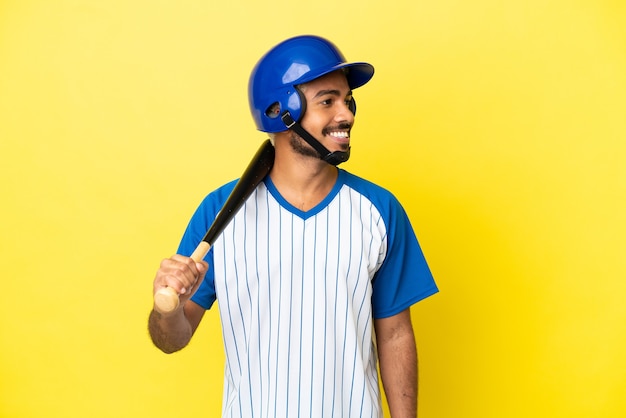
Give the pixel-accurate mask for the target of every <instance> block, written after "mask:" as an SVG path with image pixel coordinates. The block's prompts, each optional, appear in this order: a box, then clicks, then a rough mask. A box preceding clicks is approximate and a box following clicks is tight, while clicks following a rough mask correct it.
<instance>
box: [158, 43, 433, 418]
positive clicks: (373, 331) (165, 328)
mask: <svg viewBox="0 0 626 418" xmlns="http://www.w3.org/2000/svg"><path fill="white" fill-rule="evenodd" d="M373 74H374V69H373V67H372V66H371V65H370V64H367V63H346V61H345V58H344V57H343V55H342V54H341V52H340V51H339V50H338V49H337V47H336V46H335V45H334V44H332V43H331V42H329V41H328V40H326V39H323V38H319V37H315V36H300V37H296V38H292V39H288V40H286V41H284V42H282V43H280V44H279V45H277V46H275V47H274V48H272V49H271V50H270V51H269V52H268V53H267V54H266V55H265V56H264V57H263V58H261V60H260V61H259V62H258V64H257V65H256V67H255V68H254V70H253V72H252V75H251V77H250V84H249V101H250V107H251V110H252V115H253V118H254V120H255V123H256V125H257V128H258V129H259V130H260V131H263V132H267V133H268V134H269V136H270V138H271V140H272V144H273V145H274V147H275V161H274V165H273V168H272V170H271V171H270V173H269V175H268V176H267V177H266V178H265V179H264V181H263V182H261V183H260V184H259V186H258V187H257V188H256V190H255V191H254V192H253V194H252V195H251V196H250V198H248V200H247V201H246V203H245V204H244V206H243V208H242V209H241V210H240V211H239V213H238V214H237V215H236V216H235V218H234V219H233V221H232V222H231V223H230V224H229V225H228V226H227V227H226V229H225V230H224V232H223V233H222V235H221V236H220V237H219V238H218V239H217V240H216V242H215V243H214V245H213V247H212V248H211V251H210V252H209V254H208V255H207V257H206V259H205V260H206V261H203V262H200V263H196V262H194V261H192V260H191V259H190V258H188V256H189V255H190V254H191V253H192V252H193V250H194V249H195V247H196V245H197V244H198V243H199V242H200V241H201V240H202V238H203V236H204V234H205V232H206V230H207V229H208V227H209V226H210V224H211V222H212V220H213V219H214V217H215V216H216V213H217V211H218V210H219V208H220V207H221V206H222V204H223V203H224V201H225V200H226V198H227V197H228V195H229V193H230V191H231V190H232V188H233V186H234V182H231V183H229V184H227V185H225V186H223V187H221V188H219V189H218V190H216V191H214V192H213V193H211V194H209V195H208V196H207V197H206V199H205V200H204V201H203V202H202V203H201V205H200V206H199V208H198V210H197V211H196V213H195V214H194V216H193V217H192V219H191V221H190V223H189V226H188V228H187V230H186V232H185V234H184V236H183V238H182V241H181V244H180V247H179V251H178V253H179V254H177V255H174V256H173V257H171V258H169V259H166V260H163V261H162V263H161V266H160V268H159V270H158V272H157V275H156V278H155V279H154V291H157V290H159V289H160V288H162V287H164V286H169V287H172V288H173V289H174V290H176V291H177V292H178V293H179V294H180V302H181V303H180V306H179V308H177V309H176V310H175V311H174V312H171V313H167V314H165V313H159V312H157V311H155V310H153V312H152V313H151V315H150V320H149V329H150V333H151V336H152V339H153V341H154V343H155V344H156V345H157V346H158V347H159V348H160V349H161V350H163V351H165V352H168V353H169V352H174V351H177V350H180V349H182V348H183V347H185V346H186V345H187V344H188V343H189V341H190V339H191V337H192V335H193V333H194V332H195V330H196V328H197V327H198V324H199V323H200V321H201V319H202V317H203V315H204V312H205V310H206V309H209V308H210V307H211V306H212V304H213V303H214V302H215V301H216V300H217V301H218V304H219V309H220V314H221V315H220V316H221V321H222V331H223V338H224V344H225V350H226V368H225V377H224V395H223V404H222V414H223V416H225V417H253V416H255V417H256V416H258V417H268V418H269V417H271V418H275V417H382V408H381V401H380V393H379V385H378V373H377V364H379V366H380V374H381V378H382V383H383V388H384V390H385V394H386V397H387V400H388V404H389V408H390V411H391V414H392V417H394V418H400V417H415V416H416V415H417V354H416V347H415V337H414V334H413V328H412V325H411V316H410V311H409V309H410V306H411V305H412V304H414V303H415V302H417V301H419V300H421V299H423V298H426V297H428V296H430V295H432V294H434V293H436V292H437V287H436V285H435V282H434V281H433V278H432V276H431V273H430V271H429V269H428V266H427V264H426V261H425V259H424V257H423V255H422V251H421V249H420V247H419V244H418V242H417V239H416V238H415V234H414V233H413V230H412V228H411V225H410V223H409V220H408V218H407V216H406V214H405V212H404V210H403V209H402V207H401V205H400V204H399V203H398V201H397V200H396V199H395V198H394V197H393V196H392V195H391V193H389V192H388V191H386V190H384V189H382V188H380V187H379V186H376V185H374V184H372V183H370V182H368V181H366V180H363V179H361V178H359V177H356V176H354V175H352V174H350V173H348V172H346V171H345V170H341V169H338V168H337V167H336V165H338V164H339V163H341V162H343V161H346V160H347V159H348V157H349V155H350V131H351V128H352V125H353V123H354V113H355V110H356V105H355V101H354V99H353V97H352V90H353V89H356V88H358V87H360V86H362V85H363V84H365V83H367V82H368V81H369V80H370V78H371V77H372V76H373Z"/></svg>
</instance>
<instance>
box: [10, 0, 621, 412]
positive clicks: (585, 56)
mask: <svg viewBox="0 0 626 418" xmlns="http://www.w3.org/2000/svg"><path fill="white" fill-rule="evenodd" d="M302 33H315V34H319V35H322V36H326V37H329V38H330V39H332V40H333V41H334V42H335V43H337V44H338V45H339V46H340V48H341V49H342V50H343V52H344V53H345V55H346V56H347V58H348V59H349V60H365V61H369V62H371V63H373V64H374V65H375V67H376V75H375V77H374V79H373V80H372V82H371V83H369V84H368V85H367V86H366V87H364V88H362V89H359V90H357V91H356V94H355V96H356V98H357V102H358V105H359V106H358V107H359V110H358V114H357V125H356V127H355V129H354V132H353V142H352V144H353V150H352V159H351V160H350V161H349V162H348V163H347V164H345V168H346V169H349V170H350V171H352V172H354V173H356V174H359V175H362V176H364V177H366V178H369V179H371V180H373V181H376V182H378V183H380V184H381V185H383V186H385V187H387V188H389V189H390V190H391V191H393V192H394V193H395V194H396V195H397V196H398V197H399V198H400V200H401V201H402V202H403V203H404V205H405V207H406V209H407V211H408V213H409V216H410V218H411V220H412V222H413V224H414V227H415V229H416V231H417V233H418V236H419V238H420V241H421V243H422V246H423V249H424V252H425V254H426V256H427V258H428V260H429V263H430V265H431V267H432V270H433V272H434V274H435V276H436V279H437V281H438V284H439V286H440V288H441V293H440V294H438V295H437V296H434V297H432V298H430V299H428V300H426V301H424V302H422V303H420V304H418V305H416V306H415V307H414V309H413V317H414V321H415V327H416V331H417V337H416V338H417V341H418V346H419V351H420V362H421V393H420V413H421V416H423V417H428V418H436V417H441V418H450V417H463V418H470V417H480V418H485V417H494V418H501V417H531V416H532V417H567V418H575V417H586V418H590V417H594V418H596V417H611V418H617V417H624V416H626V372H625V370H626V303H625V302H626V297H625V295H626V280H625V279H626V256H625V255H626V254H625V253H626V245H625V240H626V239H625V236H626V215H625V213H626V207H625V206H626V204H625V201H626V168H625V167H626V144H625V140H626V3H624V2H623V1H621V0H613V1H611V0H567V1H566V0H554V1H549V0H548V1H545V0H524V1H521V0H519V1H496V0H476V1H460V0H439V1H422V0H402V1H391V2H382V1H373V0H371V1H366V0H358V1H357V0H346V1H342V2H336V1H329V0H322V1H317V2H313V3H312V2H294V1H291V2H283V1H274V2H264V1H256V0H249V1H237V0H233V1H222V2H219V3H218V2H217V1H211V0H207V1H198V0H194V1H192V0H179V1H166V0H161V1H155V0H136V1H127V0H101V1H97V0H92V1H88V0H85V1H79V0H74V1H72V0H39V1H37V0H2V1H1V2H0V174H1V187H2V188H1V198H2V204H1V211H2V212H1V217H0V222H1V224H0V225H1V231H0V245H1V246H0V250H1V252H0V254H1V256H0V262H1V263H2V264H1V266H0V267H1V268H0V272H1V274H2V292H1V295H2V296H1V303H0V416H1V417H3V418H4V417H7V418H40V417H63V418H68V417H69V418H74V417H75V418H78V417H81V418H82V417H93V418H99V417H154V418H156V417H164V418H165V417H168V418H169V417H172V416H183V415H184V416H206V417H217V416H219V410H220V404H221V387H222V367H223V354H222V346H221V333H220V329H219V323H218V315H217V313H216V312H211V313H210V314H209V315H207V316H206V317H205V321H204V322H203V324H202V325H201V328H200V330H199V333H198V334H197V335H196V338H195V339H194V341H193V342H192V344H191V345H190V346H189V347H187V348H186V349H185V350H184V351H183V352H180V353H178V354H175V355H171V356H166V355H164V354H162V353H160V352H159V351H157V350H156V349H155V348H153V346H152V345H151V342H150V340H149V338H148V335H147V331H146V317H147V314H148V311H149V309H150V307H151V281H152V278H153V276H154V272H155V271H156V269H157V266H158V263H159V261H160V259H161V258H163V257H166V256H169V255H170V254H172V253H173V252H174V251H175V249H176V246H177V244H178V240H179V237H180V235H181V233H182V231H183V228H184V227H185V225H186V222H187V220H188V218H189V216H190V215H191V213H192V211H193V210H194V209H195V207H196V205H197V204H198V203H199V201H200V200H201V199H202V198H203V197H204V195H205V194H206V193H207V192H208V191H210V190H212V189H213V188H214V187H216V186H218V185H221V184H222V183H224V182H226V181H229V180H231V179H233V178H236V177H237V176H239V174H240V173H241V172H242V170H243V168H244V167H245V165H246V164H247V163H248V161H249V159H250V158H251V156H252V155H253V153H254V152H255V151H256V149H257V147H258V145H259V143H260V142H261V141H262V140H263V139H264V138H265V136H264V135H263V134H261V133H259V132H256V131H255V129H254V126H253V124H252V121H251V118H250V116H249V113H248V105H247V80H248V75H249V72H250V70H251V68H252V66H253V65H254V63H255V62H256V60H257V59H258V58H259V56H260V55H261V54H262V53H264V52H265V51H266V50H267V49H268V48H269V47H270V46H271V45H274V44H275V43H277V42H279V41H281V40H282V39H284V38H286V37H288V36H292V35H297V34H302Z"/></svg>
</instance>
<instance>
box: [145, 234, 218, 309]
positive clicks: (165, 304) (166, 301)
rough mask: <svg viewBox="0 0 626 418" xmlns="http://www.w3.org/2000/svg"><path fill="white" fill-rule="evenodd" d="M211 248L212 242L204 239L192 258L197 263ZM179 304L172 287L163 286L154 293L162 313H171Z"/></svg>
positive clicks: (155, 303)
mask: <svg viewBox="0 0 626 418" xmlns="http://www.w3.org/2000/svg"><path fill="white" fill-rule="evenodd" d="M210 249H211V244H209V243H208V242H206V241H202V242H200V244H198V246H197V247H196V249H195V250H194V252H193V254H191V257H190V258H191V259H192V260H193V261H195V262H196V263H199V262H201V261H202V260H203V259H204V257H205V256H206V255H207V253H208V252H209V250H210ZM179 304H180V300H179V299H178V293H176V291H175V290H174V289H172V288H171V287H162V288H160V289H159V290H157V291H156V293H155V294H154V308H155V309H156V310H157V311H159V312H161V313H170V312H172V311H174V310H176V308H178V305H179Z"/></svg>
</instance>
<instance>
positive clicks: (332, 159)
mask: <svg viewBox="0 0 626 418" xmlns="http://www.w3.org/2000/svg"><path fill="white" fill-rule="evenodd" d="M280 118H281V119H282V121H283V123H284V124H285V126H286V127H287V129H293V131H294V132H295V133H297V134H298V135H300V137H302V139H304V140H305V141H306V142H307V143H308V144H309V145H310V146H312V147H313V148H315V150H316V151H317V152H318V153H319V154H320V159H321V160H323V161H326V162H327V163H328V164H331V165H338V164H341V163H344V162H346V161H348V158H350V148H348V151H333V152H330V151H329V150H328V148H326V147H325V146H324V145H322V144H321V143H320V142H319V141H318V140H317V139H315V137H313V135H311V134H310V133H308V132H307V131H306V130H305V129H304V128H303V127H302V125H300V124H299V123H298V122H296V121H295V120H293V118H292V117H291V114H290V113H289V111H285V112H284V113H283V114H282V115H281V117H280Z"/></svg>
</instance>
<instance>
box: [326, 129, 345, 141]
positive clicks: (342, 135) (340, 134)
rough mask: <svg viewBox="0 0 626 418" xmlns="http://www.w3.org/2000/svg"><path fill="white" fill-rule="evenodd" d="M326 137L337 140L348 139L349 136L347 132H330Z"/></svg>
mask: <svg viewBox="0 0 626 418" xmlns="http://www.w3.org/2000/svg"><path fill="white" fill-rule="evenodd" d="M328 135H329V136H332V137H333V138H337V139H346V138H350V134H349V133H348V132H347V131H332V132H329V133H328Z"/></svg>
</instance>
